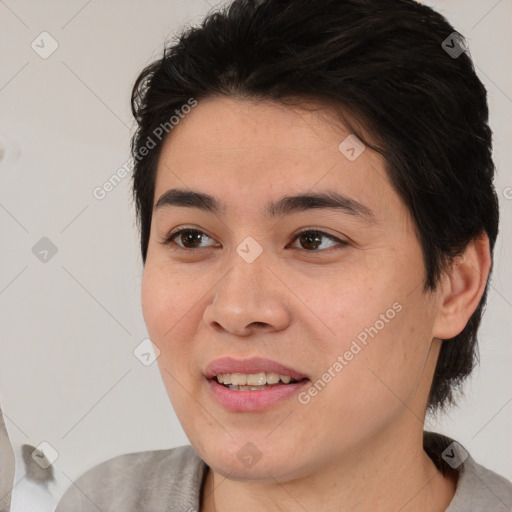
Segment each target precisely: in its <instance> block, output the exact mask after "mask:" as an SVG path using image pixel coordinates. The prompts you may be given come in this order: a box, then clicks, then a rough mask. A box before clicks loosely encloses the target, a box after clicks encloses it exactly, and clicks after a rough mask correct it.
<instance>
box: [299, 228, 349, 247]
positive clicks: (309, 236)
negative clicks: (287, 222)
mask: <svg viewBox="0 0 512 512" xmlns="http://www.w3.org/2000/svg"><path fill="white" fill-rule="evenodd" d="M293 241H294V242H295V241H298V242H299V243H300V247H299V248H302V249H306V250H307V251H310V252H319V251H318V249H319V248H321V250H323V249H330V248H331V247H336V245H348V243H347V242H344V241H342V240H339V239H338V238H336V237H334V236H332V235H328V234H327V233H324V232H322V231H316V230H308V231H302V232H301V233H299V234H298V235H297V236H296V237H295V238H294V240H293ZM326 241H327V243H326ZM329 242H330V243H329ZM322 245H323V247H322Z"/></svg>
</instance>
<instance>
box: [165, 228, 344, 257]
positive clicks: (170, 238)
mask: <svg viewBox="0 0 512 512" xmlns="http://www.w3.org/2000/svg"><path fill="white" fill-rule="evenodd" d="M183 233H199V234H201V235H206V236H207V237H208V238H211V237H209V236H208V235H207V234H206V233H204V232H203V231H201V230H199V229H195V228H187V227H185V228H181V229H179V230H177V231H174V232H172V233H170V234H169V236H167V238H165V239H164V240H163V241H162V242H160V243H161V244H163V245H167V246H171V245H174V246H175V247H174V248H173V249H176V250H183V251H197V250H198V249H209V248H211V247H212V246H208V247H184V246H182V245H179V244H177V243H176V242H175V241H174V239H175V238H178V237H179V236H180V235H181V234H183ZM306 233H309V234H314V235H320V236H322V237H325V238H327V239H329V240H332V241H334V242H337V243H338V244H339V245H340V246H342V247H344V246H347V245H349V243H348V242H345V241H343V240H340V239H339V238H336V237H335V236H332V235H329V234H327V233H325V232H323V231H320V230H318V229H311V228H306V229H302V230H301V231H299V232H298V233H297V234H296V235H295V236H294V237H293V239H292V243H293V242H295V241H296V240H297V239H298V238H300V237H301V236H302V235H304V234H306ZM201 241H202V240H201ZM328 249H336V248H335V247H329V248H328ZM328 249H314V250H309V249H303V250H304V251H306V252H310V253H311V252H324V251H326V250H328Z"/></svg>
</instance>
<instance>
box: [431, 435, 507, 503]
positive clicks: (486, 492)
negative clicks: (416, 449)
mask: <svg viewBox="0 0 512 512" xmlns="http://www.w3.org/2000/svg"><path fill="white" fill-rule="evenodd" d="M423 439H424V447H425V449H426V451H427V453H428V454H429V456H430V457H431V459H432V460H433V461H434V463H435V464H436V466H437V467H438V468H439V469H441V470H442V471H443V473H445V472H452V471H455V472H456V473H457V477H458V478H457V488H456V490H455V495H454V497H453V499H452V501H451V503H450V505H449V507H448V508H447V509H446V512H489V511H491V510H492V512H510V511H512V483H511V482H510V481H509V480H507V479H506V478H504V477H502V476H500V475H498V474H497V473H495V472H494V471H491V470H490V469H487V468H486V467H484V466H482V465H481V464H478V463H477V462H476V461H475V459H473V457H472V456H471V455H470V454H469V453H468V451H467V450H466V448H464V447H463V446H462V445H461V444H460V443H458V442H457V441H454V440H453V439H451V438H449V437H447V436H444V435H441V434H438V433H434V432H425V433H424V438H423Z"/></svg>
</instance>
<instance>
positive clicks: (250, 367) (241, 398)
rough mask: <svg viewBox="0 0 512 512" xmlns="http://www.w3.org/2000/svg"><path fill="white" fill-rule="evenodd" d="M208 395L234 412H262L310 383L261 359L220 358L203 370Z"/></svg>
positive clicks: (276, 363) (281, 367) (305, 377)
mask: <svg viewBox="0 0 512 512" xmlns="http://www.w3.org/2000/svg"><path fill="white" fill-rule="evenodd" d="M204 376H205V377H206V379H207V382H208V384H209V386H208V389H209V392H210V393H211V396H212V397H213V398H214V399H215V400H216V402H217V403H218V404H219V405H221V406H222V407H223V408H225V409H227V410H230V411H235V412H258V411H264V410H266V409H269V408H271V407H274V406H275V405H276V404H278V403H281V402H283V401H285V400H290V399H291V398H292V397H293V396H294V395H296V394H297V393H298V391H299V390H300V389H301V388H302V387H304V386H306V385H307V383H309V382H310V379H309V378H308V377H307V376H306V375H304V374H303V373H301V372H299V371H297V370H295V369H293V368H290V367H288V366H286V365H283V364H281V363H279V362H277V361H272V360H270V359H263V358H251V359H233V358H229V357H226V358H222V359H217V360H215V361H213V362H212V363H210V365H208V367H207V368H206V370H205V372H204Z"/></svg>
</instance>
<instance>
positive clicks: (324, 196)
mask: <svg viewBox="0 0 512 512" xmlns="http://www.w3.org/2000/svg"><path fill="white" fill-rule="evenodd" d="M165 206H181V207H186V208H198V209H200V210H203V211H205V212H209V213H214V214H216V215H222V214H223V213H224V212H225V211H226V207H225V205H224V204H223V203H222V202H220V201H219V200H218V199H216V198H215V197H213V196H211V195H209V194H205V193H203V192H197V191H191V190H185V189H179V188H173V189H170V190H168V191H167V192H164V193H163V194H162V195H161V196H160V198H159V199H158V201H157V203H156V205H155V210H157V209H159V208H162V207H165ZM312 209H322V210H335V211H342V212H344V213H346V214H348V215H352V216H356V217H359V218H360V219H361V220H363V221H365V222H368V223H376V222H377V220H376V218H375V214H374V213H373V212H372V211H371V210H370V209H369V208H368V207H367V206H365V205H364V204H362V203H360V202H358V201H356V200H355V199H352V198H350V197H348V196H345V195H343V194H341V193H339V192H336V191H334V190H326V191H324V192H317V193H310V192H309V193H306V194H299V195H294V196H284V197H282V198H280V199H278V200H277V201H272V202H270V203H268V204H267V206H266V208H265V213H266V215H267V216H268V217H270V218H271V219H273V218H278V217H282V216H284V215H289V214H292V213H296V212H304V211H308V210H312Z"/></svg>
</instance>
